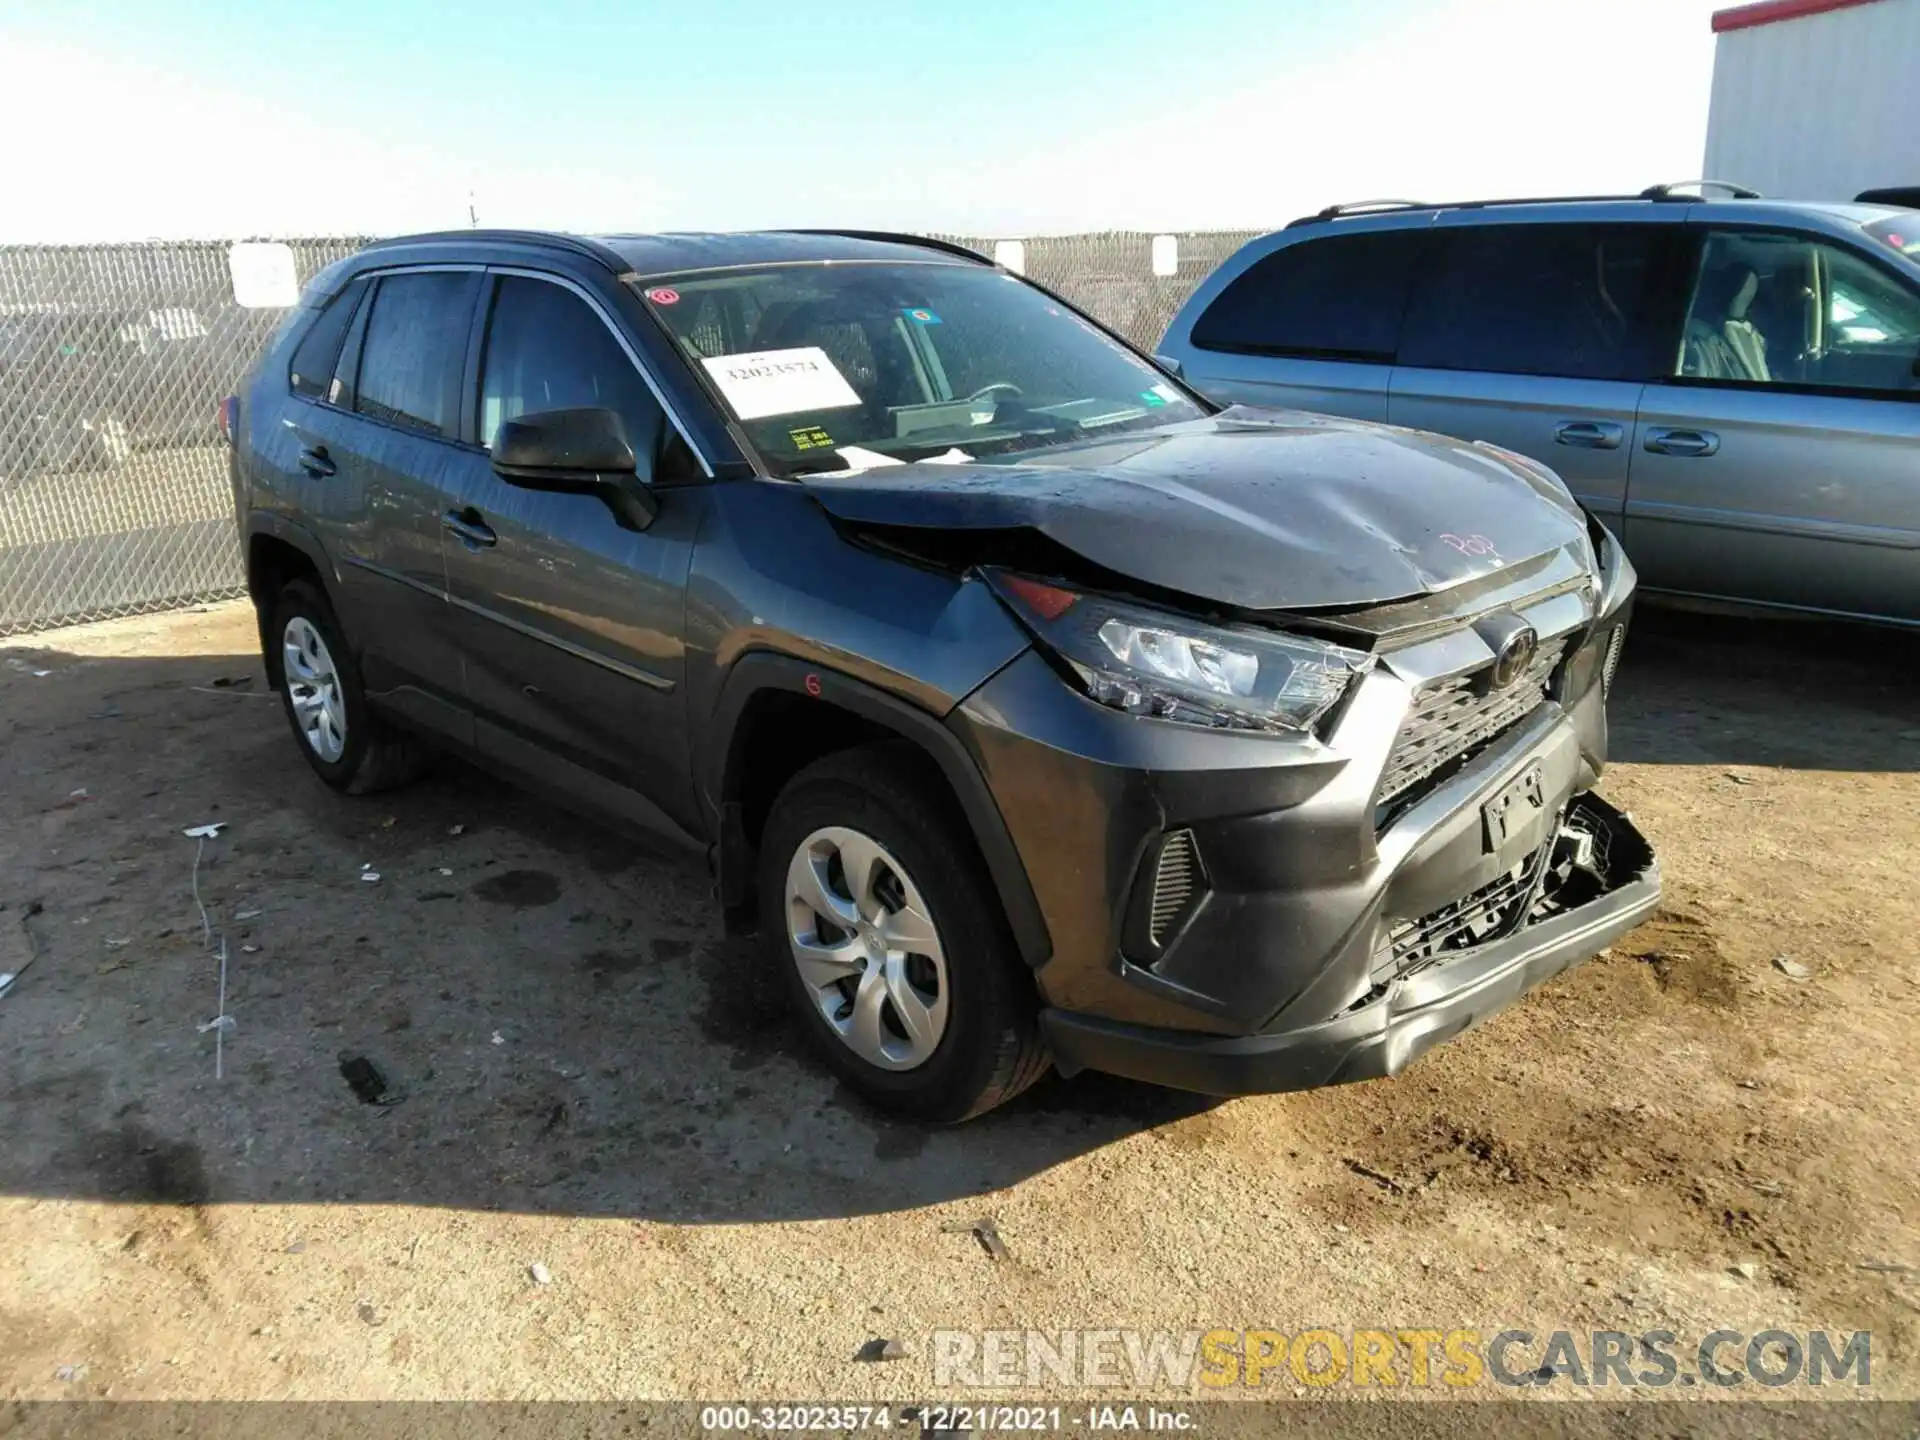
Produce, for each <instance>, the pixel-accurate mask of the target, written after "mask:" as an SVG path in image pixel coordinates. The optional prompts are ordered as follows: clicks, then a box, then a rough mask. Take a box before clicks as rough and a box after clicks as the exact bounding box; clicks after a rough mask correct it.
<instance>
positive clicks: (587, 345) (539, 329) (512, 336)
mask: <svg viewBox="0 0 1920 1440" xmlns="http://www.w3.org/2000/svg"><path fill="white" fill-rule="evenodd" d="M480 373H481V380H480V443H481V444H483V445H487V446H489V447H490V446H491V445H492V443H493V437H494V434H495V432H496V431H498V430H499V428H500V424H501V422H502V421H504V420H512V419H514V418H516V417H517V416H520V415H524V414H527V413H528V412H530V411H539V410H570V409H574V408H576V407H580V406H601V407H604V408H606V409H609V410H612V411H613V412H614V413H615V414H617V415H619V417H620V419H621V421H622V423H624V424H625V426H626V428H627V441H628V443H629V444H631V445H632V446H633V448H634V451H635V452H636V453H637V454H640V455H647V454H650V453H652V451H653V448H654V446H655V445H656V443H657V441H658V437H659V434H660V425H661V422H662V419H663V418H664V417H663V415H662V413H661V410H660V402H659V401H657V400H655V399H654V398H653V392H652V391H651V390H649V389H648V388H647V382H646V381H645V380H643V379H642V378H641V376H640V372H639V371H638V370H636V369H635V368H634V366H633V361H632V360H631V359H629V358H628V357H627V352H626V351H625V350H624V349H622V348H621V346H620V342H619V341H617V340H615V339H614V338H613V332H612V331H610V330H608V329H607V327H606V324H605V322H604V321H602V320H601V319H600V317H599V316H598V315H596V314H594V312H593V311H592V310H591V309H590V308H589V307H588V305H587V303H586V302H585V301H584V300H582V299H581V298H580V297H579V296H577V295H575V294H574V293H573V292H572V291H570V290H567V289H566V288H565V287H563V286H560V285H556V284H554V283H552V282H551V281H547V280H533V279H529V278H527V277H525V276H520V275H504V276H502V277H501V278H500V282H499V290H498V292H497V293H496V295H495V297H494V302H493V315H492V318H491V320H490V322H489V324H488V327H487V349H486V358H485V360H484V361H483V362H482V365H481V372H480Z"/></svg>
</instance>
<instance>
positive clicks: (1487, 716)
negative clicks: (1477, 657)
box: [1379, 640, 1566, 805]
mask: <svg viewBox="0 0 1920 1440" xmlns="http://www.w3.org/2000/svg"><path fill="white" fill-rule="evenodd" d="M1565 650H1566V642H1565V641H1564V640H1554V641H1549V642H1548V643H1547V644H1545V645H1542V646H1541V647H1540V651H1539V653H1538V654H1537V655H1535V656H1534V658H1533V664H1532V665H1530V666H1528V667H1527V672H1526V673H1525V674H1524V675H1522V676H1521V677H1520V678H1519V679H1518V680H1516V681H1514V682H1513V684H1511V685H1509V686H1507V687H1506V688H1505V689H1504V690H1495V691H1493V692H1492V693H1491V694H1486V695H1482V694H1480V693H1478V681H1479V678H1480V677H1479V674H1478V673H1477V672H1476V673H1475V674H1471V675H1461V676H1457V677H1456V678H1454V679H1452V680H1443V681H1441V682H1440V683H1439V684H1437V685H1433V686H1430V687H1428V688H1427V689H1425V690H1422V691H1420V692H1419V694H1417V695H1415V696H1414V699H1413V709H1412V710H1411V711H1410V712H1409V713H1408V715H1407V721H1406V724H1405V725H1403V726H1401V727H1400V738H1399V739H1397V740H1395V741H1394V742H1393V753H1392V754H1390V755H1389V756H1388V757H1387V769H1386V773H1385V775H1383V776H1382V777H1381V780H1380V800H1379V803H1380V804H1381V805H1390V804H1392V803H1393V802H1394V801H1395V800H1398V799H1400V798H1402V797H1403V796H1405V795H1406V793H1407V792H1408V791H1410V790H1412V789H1413V787H1414V786H1416V785H1418V784H1419V783H1420V782H1421V781H1422V780H1425V779H1426V778H1427V777H1428V776H1430V775H1432V774H1433V773H1434V772H1435V771H1436V770H1439V769H1441V768H1442V767H1443V766H1445V765H1447V764H1449V763H1451V762H1452V761H1454V760H1458V759H1461V758H1463V757H1465V756H1467V755H1470V754H1472V753H1473V752H1474V751H1475V750H1478V749H1479V748H1480V747H1481V746H1482V745H1484V744H1486V743H1487V741H1489V740H1491V739H1493V737H1494V736H1496V735H1498V734H1499V733H1500V732H1501V731H1503V730H1505V729H1506V728H1507V727H1508V726H1510V725H1512V724H1514V723H1516V722H1517V721H1520V720H1523V719H1525V718H1526V717H1527V716H1528V715H1530V714H1532V713H1533V710H1534V708H1535V707H1536V706H1537V705H1539V703H1540V702H1541V701H1542V700H1544V699H1546V696H1547V682H1548V681H1549V680H1550V679H1551V678H1552V677H1553V671H1554V667H1555V666H1557V665H1558V664H1559V663H1560V656H1561V654H1562V653H1563V652H1564V651H1565Z"/></svg>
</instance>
